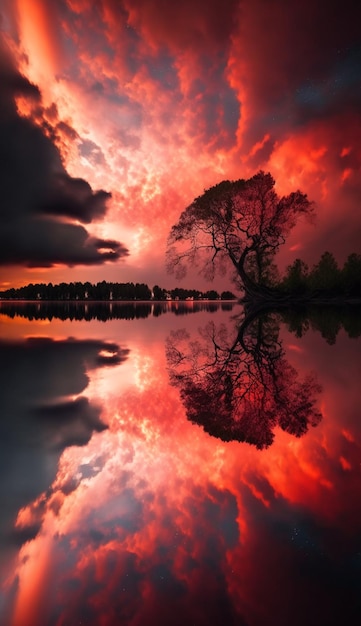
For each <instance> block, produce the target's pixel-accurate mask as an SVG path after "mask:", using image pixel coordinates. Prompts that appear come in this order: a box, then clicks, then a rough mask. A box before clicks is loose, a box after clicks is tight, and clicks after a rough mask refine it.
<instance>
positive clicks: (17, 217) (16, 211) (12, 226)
mask: <svg viewBox="0 0 361 626" xmlns="http://www.w3.org/2000/svg"><path fill="white" fill-rule="evenodd" d="M0 81H1V85H2V88H1V93H0V163H1V167H0V263H1V264H4V265H11V264H14V265H17V264H22V265H25V266H30V267H39V266H47V267H50V266H52V265H54V264H58V263H60V264H66V265H76V264H85V265H89V264H99V263H104V262H105V261H116V260H118V259H119V258H121V257H123V256H126V255H127V254H128V251H127V249H126V247H125V246H124V245H123V244H121V243H120V242H119V241H116V240H113V239H111V240H110V239H101V238H98V237H94V236H91V235H90V233H89V232H88V231H87V229H86V228H85V227H84V226H82V225H81V224H84V223H85V224H87V223H90V222H92V221H94V220H100V219H103V218H104V216H105V213H106V210H107V200H108V199H109V198H110V196H111V194H110V193H108V192H106V191H104V190H99V191H93V190H92V188H91V186H90V185H89V184H88V183H87V182H86V181H85V180H83V179H82V178H74V177H72V176H70V175H69V174H68V173H67V171H66V170H65V168H64V165H63V162H62V158H61V155H60V152H59V150H58V148H57V147H56V145H55V144H54V143H53V141H52V139H51V138H50V137H49V136H47V134H46V133H45V131H44V129H43V128H41V126H39V125H36V124H35V123H34V122H33V121H32V119H30V118H25V117H22V116H21V115H20V114H19V112H18V109H17V106H16V98H19V97H22V98H25V99H27V100H31V101H32V102H36V103H40V101H41V94H40V91H39V89H38V87H37V86H36V85H34V84H32V83H31V82H30V81H29V80H28V79H27V78H25V77H24V76H23V75H21V73H20V72H19V71H18V70H17V69H16V67H15V65H14V63H13V62H12V60H11V57H10V54H9V52H8V51H7V50H6V48H5V46H4V45H1V47H0ZM79 222H80V223H81V224H79Z"/></svg>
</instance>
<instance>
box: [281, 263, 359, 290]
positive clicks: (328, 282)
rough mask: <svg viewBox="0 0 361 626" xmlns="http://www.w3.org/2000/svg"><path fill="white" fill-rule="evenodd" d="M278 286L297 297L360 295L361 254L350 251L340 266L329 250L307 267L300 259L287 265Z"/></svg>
mask: <svg viewBox="0 0 361 626" xmlns="http://www.w3.org/2000/svg"><path fill="white" fill-rule="evenodd" d="M280 287H281V288H283V289H285V290H286V291H287V292H291V293H292V294H295V295H299V296H303V295H305V296H307V295H310V296H318V297H322V296H323V295H324V296H325V297H327V298H329V297H332V296H335V297H338V296H341V297H345V296H346V297H348V298H353V297H354V298H360V297H361V255H360V254H356V253H353V254H350V255H349V256H348V258H347V260H346V262H345V264H344V266H343V267H342V268H340V267H339V266H338V264H337V261H336V259H335V258H334V256H333V255H332V254H331V253H330V252H324V254H323V255H322V256H321V258H320V260H319V262H318V263H317V264H316V265H314V266H313V267H312V269H309V267H308V266H307V264H306V263H304V261H302V260H301V259H296V260H295V261H294V263H293V264H292V265H290V266H289V267H288V268H287V272H286V275H285V276H284V278H283V280H282V281H281V283H280Z"/></svg>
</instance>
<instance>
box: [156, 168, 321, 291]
mask: <svg viewBox="0 0 361 626" xmlns="http://www.w3.org/2000/svg"><path fill="white" fill-rule="evenodd" d="M301 215H305V216H308V217H310V216H312V215H313V203H312V202H310V201H309V200H308V198H307V196H306V195H305V194H303V193H301V192H300V191H295V192H293V193H291V194H289V195H288V196H282V197H280V196H279V195H278V194H277V193H276V191H275V180H274V179H273V178H272V176H271V174H266V173H264V172H262V171H260V172H258V174H256V175H255V176H253V177H252V178H250V179H248V180H243V179H240V180H236V181H229V180H225V181H222V182H221V183H219V184H218V185H215V186H214V187H211V188H210V189H207V190H206V191H205V192H204V193H203V194H202V195H201V196H199V197H198V198H196V199H195V200H194V201H193V202H192V203H191V204H190V205H189V206H188V207H187V208H186V209H185V210H184V211H183V212H182V214H181V215H180V218H179V220H178V222H177V223H176V224H174V226H173V227H172V229H171V232H170V235H169V238H168V248H167V268H168V270H169V271H170V272H171V273H173V272H174V273H175V275H176V276H177V277H183V276H184V275H185V274H186V271H187V266H189V265H191V266H192V267H194V266H197V267H199V270H200V273H202V274H203V275H204V276H205V277H206V278H208V279H210V280H212V279H213V278H214V275H215V272H216V270H217V269H218V270H219V271H221V272H222V273H225V272H227V270H228V269H230V268H233V271H235V272H236V274H237V275H238V277H239V278H240V280H241V283H242V286H243V288H244V290H245V292H246V293H248V294H249V295H252V293H255V292H258V293H259V292H260V291H261V290H262V289H263V290H266V288H267V285H270V284H272V269H273V266H272V261H273V258H274V256H275V254H276V252H277V251H278V249H279V247H280V245H282V244H283V243H284V242H285V238H286V236H287V235H288V233H289V232H290V231H291V230H292V228H293V227H294V226H295V225H296V223H297V220H298V219H299V217H300V216H301Z"/></svg>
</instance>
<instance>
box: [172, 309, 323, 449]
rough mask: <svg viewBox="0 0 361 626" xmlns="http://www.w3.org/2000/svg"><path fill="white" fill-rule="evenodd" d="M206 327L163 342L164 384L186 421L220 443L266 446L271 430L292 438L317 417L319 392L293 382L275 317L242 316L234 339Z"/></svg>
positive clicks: (307, 382) (310, 383)
mask: <svg viewBox="0 0 361 626" xmlns="http://www.w3.org/2000/svg"><path fill="white" fill-rule="evenodd" d="M232 335H233V339H231V337H230V334H229V329H228V328H227V327H226V326H225V325H221V326H220V327H218V328H217V327H216V326H215V324H214V323H212V322H210V323H209V324H208V325H207V326H206V327H205V328H204V329H203V330H201V331H199V336H198V338H197V339H195V338H194V337H191V336H189V335H188V334H187V333H185V332H184V331H177V332H174V333H171V335H170V337H169V339H168V342H167V359H168V363H169V369H170V378H171V381H172V383H173V384H174V385H176V386H178V387H179V388H180V395H181V398H182V401H183V403H184V406H185V409H186V413H187V417H188V419H190V420H191V421H192V422H194V423H197V424H200V425H201V426H203V428H204V430H205V431H206V432H208V433H209V434H211V435H212V436H215V437H219V438H220V439H222V440H223V441H232V440H237V441H244V442H247V443H250V444H253V445H255V446H256V447H257V448H260V449H262V448H265V447H268V446H269V445H270V444H271V443H272V441H273V438H274V433H273V431H274V428H275V427H276V426H277V425H278V426H280V427H281V428H282V429H283V430H285V431H287V432H289V433H291V434H292V435H295V436H297V437H300V436H301V435H303V434H305V433H306V432H307V430H308V428H309V426H315V425H317V424H318V423H319V421H320V419H321V413H320V412H319V410H318V408H317V406H316V399H317V393H318V392H319V391H320V387H319V385H318V384H317V382H316V380H315V378H314V377H313V376H312V375H309V376H307V377H306V378H305V379H304V380H303V381H300V380H299V377H298V374H297V372H296V370H295V369H294V368H293V367H292V366H291V365H290V364H289V363H288V362H287V360H286V358H285V353H284V350H283V348H282V343H281V341H280V340H279V337H278V335H279V318H278V316H277V315H276V314H268V315H262V316H257V317H256V316H254V317H253V318H252V317H251V318H245V319H244V320H243V322H242V324H241V325H240V327H239V330H238V334H237V336H236V338H235V339H234V333H232Z"/></svg>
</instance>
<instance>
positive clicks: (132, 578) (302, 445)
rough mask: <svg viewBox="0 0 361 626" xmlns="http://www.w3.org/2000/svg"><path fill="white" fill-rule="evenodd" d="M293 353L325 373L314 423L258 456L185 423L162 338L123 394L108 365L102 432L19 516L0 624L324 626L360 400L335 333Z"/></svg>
mask: <svg viewBox="0 0 361 626" xmlns="http://www.w3.org/2000/svg"><path fill="white" fill-rule="evenodd" d="M292 343H293V344H294V345H296V346H297V347H299V348H300V349H296V350H292V351H290V352H289V354H288V357H289V359H290V362H291V363H292V365H293V366H294V367H296V368H297V369H298V370H299V371H300V373H301V374H305V373H307V372H308V371H310V370H312V369H313V370H316V371H317V373H318V374H319V376H320V377H321V383H322V385H323V389H324V391H323V397H322V403H323V409H324V419H323V421H322V422H321V423H320V424H319V426H318V427H317V428H315V429H312V430H311V431H310V432H309V433H307V435H305V436H304V437H302V438H300V439H296V438H294V437H292V436H291V435H289V434H287V433H285V432H283V431H281V430H280V429H277V432H276V436H275V441H274V443H273V444H272V446H270V448H268V449H267V450H264V451H262V452H259V451H257V450H256V449H254V448H253V447H251V446H248V445H246V444H243V445H242V444H239V443H237V442H233V443H223V442H221V441H219V440H217V439H215V438H212V437H209V436H208V435H207V434H206V433H205V432H204V431H203V430H202V428H200V427H198V426H195V425H193V424H191V423H190V422H189V421H188V420H187V419H186V417H185V411H184V407H183V406H182V404H181V402H180V399H179V394H178V390H177V389H175V388H174V387H171V386H170V385H169V379H168V373H167V370H166V361H165V355H164V341H162V340H153V341H152V342H151V344H149V343H146V342H145V339H144V336H143V337H142V338H139V339H138V343H137V341H136V340H135V339H133V340H132V341H131V345H130V348H131V351H130V355H129V359H128V361H129V363H128V362H127V364H124V365H122V366H121V367H128V370H127V373H128V382H127V383H125V382H124V380H123V381H122V385H121V386H119V390H118V389H117V387H116V386H115V381H114V373H115V372H116V370H115V369H113V370H112V371H110V372H109V374H110V376H111V381H112V382H111V384H110V385H109V386H107V384H106V381H107V378H106V372H105V370H104V371H102V374H103V373H104V376H102V377H101V378H99V376H98V373H97V371H96V370H95V371H94V372H93V373H90V374H91V381H90V385H89V396H90V398H91V399H92V400H96V399H97V400H98V401H99V400H101V404H102V409H103V410H102V416H101V417H102V420H103V421H104V422H105V423H106V424H107V425H108V426H109V428H108V429H107V430H104V431H103V432H98V433H95V434H94V435H93V437H92V438H91V440H90V441H89V443H88V444H87V445H86V446H82V447H70V448H67V449H66V450H65V451H64V452H63V454H62V457H61V459H60V462H59V466H58V472H57V476H56V478H55V480H54V482H53V484H52V486H51V489H50V490H49V491H48V494H47V495H46V497H43V498H42V504H41V506H34V505H30V506H29V507H25V508H24V509H23V510H22V511H20V513H19V516H18V521H17V524H18V526H20V525H23V526H25V527H26V526H29V525H31V523H32V521H34V520H35V519H36V521H37V522H38V521H39V519H40V521H41V526H40V531H39V532H38V534H37V535H36V536H35V538H33V539H32V540H30V541H28V542H27V543H25V544H24V545H23V546H22V547H21V548H20V550H19V555H18V561H17V564H16V567H15V568H14V570H13V572H11V573H10V572H9V576H8V582H7V586H6V590H7V591H8V593H9V594H10V590H11V589H12V585H14V584H16V594H14V595H15V601H14V607H13V612H12V617H11V619H10V620H9V624H10V625H11V626H43V625H44V626H45V625H47V624H50V623H51V624H52V625H54V626H65V625H66V626H68V625H70V626H72V625H73V624H74V625H75V624H78V623H86V624H87V625H88V626H93V625H94V626H95V625H98V624H101V626H113V625H115V624H120V623H121V624H130V625H134V626H136V625H143V624H144V625H148V624H150V625H151V624H162V625H163V624H164V625H165V624H170V623H172V624H184V623H191V621H192V620H193V622H194V623H195V624H197V626H198V625H203V624H204V625H206V624H224V623H228V624H237V625H238V624H243V623H244V624H252V625H256V626H261V625H263V624H265V623H267V624H273V623H274V624H276V623H277V624H284V625H286V624H289V623H293V624H297V625H298V624H299V625H301V624H304V623H309V622H308V616H309V615H310V611H313V613H312V615H314V616H315V620H316V621H315V622H314V623H317V624H333V623H335V624H336V623H337V621H335V619H336V618H337V619H339V616H340V615H341V614H342V610H344V604H345V603H346V602H348V607H349V608H346V611H347V610H350V606H351V608H352V602H354V600H355V597H356V596H355V591H354V589H353V587H352V585H354V582H353V579H352V576H351V574H352V567H354V566H355V563H356V561H357V551H356V546H357V537H358V536H359V530H360V526H361V505H360V502H361V498H360V496H361V484H360V465H359V459H360V444H359V442H360V425H359V423H358V422H357V421H356V418H357V416H356V414H355V410H354V406H357V405H356V404H354V403H355V400H356V397H357V394H358V390H357V386H356V385H355V383H356V379H357V375H356V373H354V374H353V370H351V368H350V369H349V370H348V374H347V377H346V376H345V375H343V374H342V372H343V366H344V363H345V362H347V363H349V364H352V363H354V364H355V365H356V364H357V359H358V358H359V356H358V352H357V344H356V342H355V343H352V342H351V341H350V340H348V339H347V338H346V337H340V340H339V341H338V343H337V345H336V347H334V348H330V347H329V346H327V345H326V344H325V343H324V342H323V341H322V339H321V338H319V337H318V336H316V335H309V336H306V338H305V339H304V340H302V341H293V342H292ZM150 345H151V350H150V349H149V346H150ZM330 350H332V353H331V352H330ZM331 354H332V355H333V356H332V358H330V357H331ZM122 371H123V370H121V369H120V368H119V370H118V372H119V377H121V376H122ZM355 371H356V369H355ZM348 384H350V389H348V387H347V385H348ZM346 390H347V393H348V394H349V395H348V396H346V397H345V393H346ZM97 394H98V397H97ZM99 396H100V397H99ZM346 575H350V577H351V578H350V581H351V582H349V585H348V586H347V585H344V586H342V584H341V580H342V577H345V576H346ZM15 581H16V583H15ZM331 592H332V594H333V596H331V599H330V593H331ZM350 598H351V604H350ZM316 599H317V600H318V604H317V605H315V601H316ZM315 606H316V608H315Z"/></svg>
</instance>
